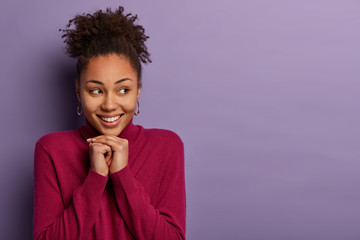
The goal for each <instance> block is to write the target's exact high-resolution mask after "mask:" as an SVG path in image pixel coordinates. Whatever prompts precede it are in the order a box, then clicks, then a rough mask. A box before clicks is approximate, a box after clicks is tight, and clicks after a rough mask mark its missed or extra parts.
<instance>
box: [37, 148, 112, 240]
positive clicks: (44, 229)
mask: <svg viewBox="0 0 360 240" xmlns="http://www.w3.org/2000/svg"><path fill="white" fill-rule="evenodd" d="M107 179H108V177H104V176H101V175H100V174H98V173H96V172H95V171H93V170H89V172H88V174H87V176H86V178H85V180H84V182H83V183H82V184H81V185H79V186H78V187H77V188H76V189H75V191H74V193H73V199H72V203H71V204H70V205H69V207H67V208H66V209H64V204H63V201H62V197H61V192H60V186H59V183H58V179H57V175H56V171H55V169H54V165H53V162H52V159H51V156H50V155H49V154H48V153H47V152H46V151H45V150H44V148H43V147H42V145H41V144H40V143H39V142H38V143H37V144H36V147H35V159H34V226H33V238H34V239H39V240H40V239H51V240H57V239H62V240H65V239H76V240H78V239H79V240H81V239H87V238H88V236H89V234H90V232H91V230H92V228H93V226H94V224H95V222H96V220H97V216H98V214H99V211H100V207H101V198H102V195H103V192H104V189H105V186H106V183H107Z"/></svg>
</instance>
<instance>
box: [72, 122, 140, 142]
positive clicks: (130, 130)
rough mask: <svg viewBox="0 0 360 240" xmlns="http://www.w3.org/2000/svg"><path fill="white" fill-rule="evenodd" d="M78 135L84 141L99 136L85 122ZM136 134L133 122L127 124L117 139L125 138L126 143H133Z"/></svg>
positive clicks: (136, 129)
mask: <svg viewBox="0 0 360 240" xmlns="http://www.w3.org/2000/svg"><path fill="white" fill-rule="evenodd" d="M79 131H80V134H81V135H82V137H83V138H84V139H85V140H86V139H88V138H92V137H96V136H99V135H101V133H99V132H98V131H97V130H96V129H95V128H94V127H93V126H92V125H91V124H90V123H89V121H88V120H86V124H85V125H84V126H82V127H80V128H79ZM137 134H138V128H137V126H136V125H134V124H133V120H132V119H131V121H130V122H129V123H128V125H127V126H126V127H125V128H124V129H123V130H122V131H121V133H120V134H119V135H118V137H119V138H125V139H127V140H128V141H133V140H135V139H136V136H137Z"/></svg>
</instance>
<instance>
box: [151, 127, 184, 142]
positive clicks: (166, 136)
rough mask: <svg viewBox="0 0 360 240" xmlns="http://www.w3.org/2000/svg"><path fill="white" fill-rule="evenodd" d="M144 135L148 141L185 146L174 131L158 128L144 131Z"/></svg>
mask: <svg viewBox="0 0 360 240" xmlns="http://www.w3.org/2000/svg"><path fill="white" fill-rule="evenodd" d="M144 134H145V136H146V137H147V139H149V140H151V141H154V140H155V141H157V142H162V143H167V144H174V145H183V142H182V140H181V138H180V137H179V135H178V134H177V133H175V132H173V131H170V130H166V129H158V128H148V129H144Z"/></svg>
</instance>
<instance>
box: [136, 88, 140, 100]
mask: <svg viewBox="0 0 360 240" xmlns="http://www.w3.org/2000/svg"><path fill="white" fill-rule="evenodd" d="M139 98H140V88H138V90H137V96H136V100H139Z"/></svg>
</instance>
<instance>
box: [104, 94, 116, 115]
mask: <svg viewBox="0 0 360 240" xmlns="http://www.w3.org/2000/svg"><path fill="white" fill-rule="evenodd" d="M101 108H102V110H104V111H107V112H111V111H114V110H116V108H117V103H116V99H115V96H113V95H112V94H106V95H105V96H104V101H103V103H102V105H101Z"/></svg>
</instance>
